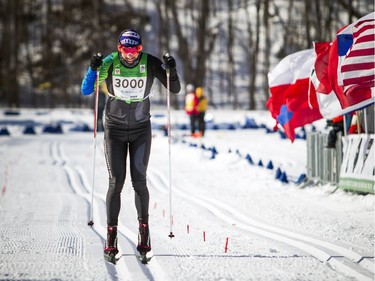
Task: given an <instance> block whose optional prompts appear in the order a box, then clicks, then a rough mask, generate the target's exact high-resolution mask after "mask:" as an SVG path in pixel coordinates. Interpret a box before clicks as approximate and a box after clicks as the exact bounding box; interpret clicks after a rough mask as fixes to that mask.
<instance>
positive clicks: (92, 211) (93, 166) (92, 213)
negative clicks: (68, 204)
mask: <svg viewBox="0 0 375 281" xmlns="http://www.w3.org/2000/svg"><path fill="white" fill-rule="evenodd" d="M98 55H99V54H98ZM94 100H95V102H94V151H93V160H92V187H91V210H90V220H89V222H88V223H87V224H88V225H89V226H93V224H94V218H93V216H94V189H95V162H96V161H95V158H96V133H97V128H98V118H97V115H98V114H97V113H98V103H99V70H97V71H96V87H95V97H94Z"/></svg>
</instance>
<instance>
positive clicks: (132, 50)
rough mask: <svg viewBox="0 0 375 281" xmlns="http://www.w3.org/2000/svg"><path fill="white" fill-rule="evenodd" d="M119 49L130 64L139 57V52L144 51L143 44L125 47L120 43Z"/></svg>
mask: <svg viewBox="0 0 375 281" xmlns="http://www.w3.org/2000/svg"><path fill="white" fill-rule="evenodd" d="M118 50H119V51H120V53H121V56H122V58H123V59H124V60H125V61H126V62H127V63H128V64H133V63H134V61H135V60H136V59H137V58H138V56H139V53H140V52H141V51H142V45H139V46H136V47H125V46H122V45H120V44H119V45H118Z"/></svg>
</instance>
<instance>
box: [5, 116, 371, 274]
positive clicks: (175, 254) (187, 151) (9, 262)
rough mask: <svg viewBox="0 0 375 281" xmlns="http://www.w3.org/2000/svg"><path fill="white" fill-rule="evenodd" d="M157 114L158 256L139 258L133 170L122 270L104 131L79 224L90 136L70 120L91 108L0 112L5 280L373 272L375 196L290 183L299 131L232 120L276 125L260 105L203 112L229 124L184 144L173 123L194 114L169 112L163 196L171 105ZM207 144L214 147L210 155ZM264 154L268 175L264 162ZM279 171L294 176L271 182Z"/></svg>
mask: <svg viewBox="0 0 375 281" xmlns="http://www.w3.org/2000/svg"><path fill="white" fill-rule="evenodd" d="M3 111H4V110H3ZM0 113H1V114H2V112H0ZM152 113H153V116H154V117H153V118H152V120H153V123H154V125H155V126H154V127H155V128H154V130H153V134H154V137H153V144H152V152H151V158H150V163H149V170H148V179H149V181H148V186H149V190H150V196H151V200H150V224H151V239H152V247H153V254H154V257H153V259H152V260H151V262H150V263H149V264H148V265H143V264H141V263H140V262H138V260H137V259H136V256H135V253H136V250H135V245H136V239H137V221H136V213H135V207H134V193H133V190H132V187H131V181H130V173H129V171H128V173H127V175H128V176H127V179H126V183H125V186H124V189H123V194H122V209H121V214H120V224H119V231H120V235H119V246H120V253H121V254H119V256H121V255H122V256H121V258H120V260H119V261H118V263H117V265H116V266H114V265H112V264H109V263H107V262H105V261H104V260H103V257H102V248H103V243H104V238H105V236H106V233H105V228H106V216H105V212H106V211H105V195H106V189H107V184H108V174H107V170H106V166H105V159H104V155H103V133H102V132H100V133H98V136H97V138H96V162H95V196H94V227H93V228H90V227H89V226H87V222H88V220H89V216H90V202H91V189H92V174H93V163H92V159H93V134H92V132H82V131H79V130H72V129H79V128H81V127H82V126H83V124H85V123H86V124H89V126H91V124H92V114H91V113H90V111H87V110H78V109H76V110H68V109H66V110H64V109H56V110H52V111H51V112H49V111H47V110H42V109H41V110H26V109H24V110H22V111H21V113H20V115H12V116H11V115H2V118H1V119H0V128H5V127H6V128H7V129H8V130H9V132H10V134H11V135H10V136H0V187H1V193H0V237H1V239H0V249H1V250H0V251H1V255H0V279H1V280H52V279H54V280H373V279H374V196H373V195H366V196H363V195H355V194H352V193H347V192H343V191H342V190H340V189H339V190H336V191H335V192H334V193H332V192H333V191H334V190H335V187H334V186H330V185H325V186H322V185H317V186H309V187H305V188H301V187H300V186H299V185H296V184H295V183H294V182H293V181H295V180H296V179H297V178H298V177H299V176H300V175H301V174H302V173H306V141H305V140H302V139H296V141H295V142H294V143H293V144H292V143H290V141H289V140H287V139H282V138H280V136H279V134H278V133H270V134H267V133H266V131H265V129H239V127H240V126H241V124H243V122H244V120H245V117H246V116H247V117H251V118H253V119H254V120H255V121H256V123H257V124H259V125H260V124H265V125H267V126H268V127H269V128H272V126H273V125H274V121H273V120H272V119H271V117H270V115H269V113H268V112H265V111H252V112H249V111H247V112H244V111H238V112H234V111H210V112H209V114H208V116H207V117H208V119H210V120H211V122H215V123H216V124H217V123H224V122H225V123H230V124H235V125H236V127H237V129H236V130H225V129H221V130H207V133H206V136H205V137H204V138H202V139H192V138H191V137H189V136H186V135H187V134H188V131H187V130H179V129H178V125H181V124H183V123H187V122H188V119H187V117H186V116H185V114H184V112H182V111H173V112H172V122H173V124H174V126H173V130H172V136H173V141H172V144H171V159H172V161H171V179H172V183H171V193H170V190H169V188H170V182H169V157H168V148H169V147H168V138H167V137H166V136H164V132H163V131H162V130H159V129H157V127H158V126H162V125H164V123H165V120H166V118H165V117H166V116H165V113H166V112H165V111H163V110H156V109H155V110H154V111H153V112H152ZM54 123H61V124H62V126H63V131H64V133H63V134H46V133H42V128H43V127H44V126H45V125H48V124H54ZM26 125H33V127H34V128H35V130H36V135H26V134H23V133H22V131H23V129H24V128H25V126H26ZM320 125H321V124H320ZM317 126H318V127H319V124H317ZM320 128H322V126H320ZM195 145H196V146H195ZM202 145H204V147H205V148H206V149H203V148H202ZM212 147H215V148H216V150H217V151H218V154H216V156H215V158H214V159H211V158H212V152H211V151H210V150H209V149H208V148H212ZM247 154H249V155H250V156H251V158H252V159H253V162H254V165H250V164H249V163H248V161H247V160H246V159H245V156H246V155H247ZM260 160H262V163H263V165H264V167H260V166H258V162H259V161H260ZM270 161H272V163H273V166H274V168H273V169H272V170H271V169H267V168H266V167H265V166H266V165H267V164H268V163H269V162H270ZM277 168H280V169H281V170H282V171H285V172H286V174H287V176H288V179H289V183H282V182H281V181H279V180H277V179H275V174H276V169H277ZM170 200H171V201H170ZM170 202H171V203H172V204H171V205H170ZM170 210H172V217H173V219H172V220H173V225H172V227H171V220H170ZM171 230H172V232H173V234H174V235H175V237H174V238H172V239H171V238H169V237H168V235H169V234H170V231H171ZM226 242H227V247H226Z"/></svg>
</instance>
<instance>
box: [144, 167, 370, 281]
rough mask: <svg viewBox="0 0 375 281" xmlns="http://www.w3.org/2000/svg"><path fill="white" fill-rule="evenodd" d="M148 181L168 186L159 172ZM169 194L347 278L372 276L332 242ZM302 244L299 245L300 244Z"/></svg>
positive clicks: (364, 263) (362, 260)
mask: <svg viewBox="0 0 375 281" xmlns="http://www.w3.org/2000/svg"><path fill="white" fill-rule="evenodd" d="M149 181H150V185H151V186H152V187H155V188H157V189H158V190H159V191H160V190H162V189H164V192H166V191H165V190H167V189H168V186H169V183H168V180H167V179H166V178H165V177H162V172H161V171H160V170H159V171H158V170H156V169H149ZM173 193H174V194H177V195H178V196H180V197H182V198H184V199H187V200H189V201H190V202H192V203H193V204H195V205H198V206H200V207H202V208H205V209H207V210H208V211H210V212H211V213H212V214H214V216H216V217H217V218H219V219H221V220H222V221H224V222H226V223H228V224H229V225H233V224H234V225H236V227H238V228H241V229H244V230H246V231H249V232H253V233H256V234H259V235H262V236H265V237H268V238H271V239H274V240H278V241H280V242H283V243H286V244H289V245H291V246H293V247H296V248H299V249H301V250H303V251H304V252H307V253H309V254H311V255H312V256H314V257H316V258H317V259H318V260H320V261H322V262H327V263H329V264H330V265H331V266H332V267H333V268H335V269H336V270H338V271H341V272H343V273H345V274H347V275H350V276H353V277H355V278H358V279H359V280H369V281H370V280H372V276H373V274H374V268H373V263H371V262H370V260H368V259H367V257H363V256H361V255H360V254H357V253H356V252H353V251H351V250H349V249H345V248H343V247H341V246H337V245H334V244H332V243H329V242H326V241H323V240H318V239H316V238H313V237H310V236H307V235H301V234H298V233H293V232H291V231H288V230H284V229H281V228H279V227H276V226H272V225H267V224H265V223H259V222H257V221H256V220H254V219H252V218H250V217H247V216H244V215H243V214H241V213H239V212H238V211H236V210H235V209H234V208H232V207H230V206H228V205H226V204H225V203H224V202H220V201H217V200H215V199H212V198H209V199H207V198H205V197H202V196H198V195H196V194H195V195H194V196H193V195H190V194H188V193H186V192H184V191H182V190H181V189H180V188H179V187H178V186H176V185H174V187H173ZM301 241H303V242H301Z"/></svg>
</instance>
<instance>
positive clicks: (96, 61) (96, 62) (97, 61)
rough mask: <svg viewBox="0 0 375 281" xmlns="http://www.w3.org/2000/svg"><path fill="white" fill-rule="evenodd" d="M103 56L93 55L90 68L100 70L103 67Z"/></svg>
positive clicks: (99, 54)
mask: <svg viewBox="0 0 375 281" xmlns="http://www.w3.org/2000/svg"><path fill="white" fill-rule="evenodd" d="M102 63H103V55H102V54H101V53H97V54H93V55H92V57H91V60H90V67H91V69H92V70H95V71H96V70H98V68H99V67H101V66H102Z"/></svg>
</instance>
